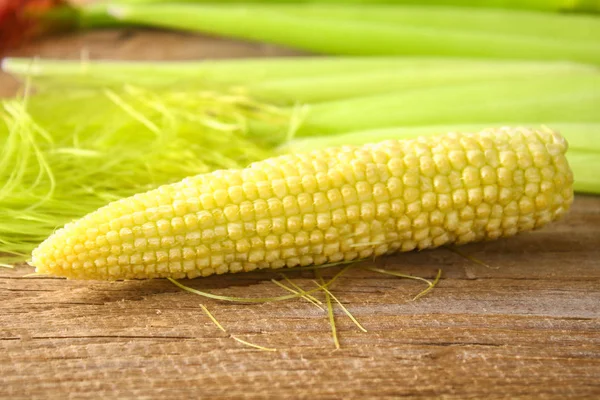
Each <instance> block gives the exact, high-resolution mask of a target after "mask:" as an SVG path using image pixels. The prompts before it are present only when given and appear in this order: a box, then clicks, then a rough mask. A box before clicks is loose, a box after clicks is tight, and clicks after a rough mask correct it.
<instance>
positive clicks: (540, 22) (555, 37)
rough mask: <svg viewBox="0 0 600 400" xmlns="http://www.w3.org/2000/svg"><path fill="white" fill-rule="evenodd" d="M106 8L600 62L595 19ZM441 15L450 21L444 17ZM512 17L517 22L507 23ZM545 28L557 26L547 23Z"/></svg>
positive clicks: (356, 41) (263, 34) (129, 15)
mask: <svg viewBox="0 0 600 400" xmlns="http://www.w3.org/2000/svg"><path fill="white" fill-rule="evenodd" d="M106 10H107V12H108V13H109V14H110V15H112V16H113V17H114V18H115V19H117V20H119V21H121V22H123V23H132V24H142V25H148V26H156V27H162V28H172V29H180V30H189V31H196V32H204V33H210V34H218V35H224V36H229V37H235V38H241V39H248V40H255V41H261V42H269V43H275V44H280V45H285V46H289V47H293V48H298V49H303V50H309V51H313V52H317V53H324V54H347V55H443V56H453V57H460V56H463V57H464V56H469V57H485V58H510V59H538V60H541V59H544V60H572V61H581V62H588V63H593V64H600V44H599V43H598V41H597V40H596V39H595V38H596V37H597V35H596V33H597V32H599V31H600V21H598V20H597V19H595V18H591V17H587V16H574V15H569V16H565V15H553V14H549V13H531V12H522V13H519V12H516V11H512V12H504V11H502V10H475V9H460V8H456V9H453V8H444V7H410V6H393V7H392V6H387V7H384V6H380V7H375V6H371V7H368V8H365V7H360V6H350V5H344V6H334V5H308V6H307V5H287V6H285V7H284V6H278V7H274V6H261V5H227V4H221V5H218V4H210V5H204V4H131V5H126V4H125V5H118V4H115V5H111V4H109V5H108V6H107V7H106ZM351 13H354V16H352V15H349V14H351ZM83 15H84V16H85V10H84V14H83ZM404 15H406V18H408V20H405V19H404ZM363 16H364V17H363ZM369 17H370V18H369ZM449 17H451V18H452V19H451V20H449V21H446V20H445V19H446V18H449ZM396 20H397V21H398V22H395V21H396ZM515 20H518V24H515V23H513V21H515ZM482 21H483V22H482ZM399 22H401V23H399ZM519 26H523V28H519ZM553 26H558V27H559V29H551V28H550V27H553ZM537 32H541V33H539V34H538V33H537Z"/></svg>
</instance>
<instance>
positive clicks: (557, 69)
mask: <svg viewBox="0 0 600 400" xmlns="http://www.w3.org/2000/svg"><path fill="white" fill-rule="evenodd" d="M2 67H3V69H4V71H6V72H9V73H12V74H16V75H20V76H25V77H28V78H31V79H33V80H34V82H36V83H38V82H39V84H40V85H43V86H44V87H49V86H50V87H61V86H63V85H65V84H68V85H73V84H75V83H76V84H77V85H79V86H92V87H107V86H115V85H116V86H120V85H122V84H123V83H128V84H134V85H141V86H144V87H155V88H166V87H168V88H174V87H175V88H177V87H185V88H202V89H207V88H211V89H215V90H221V91H229V92H232V93H243V94H246V95H248V96H251V97H254V98H258V99H261V100H263V101H268V102H270V103H276V104H296V103H297V102H303V103H315V102H323V101H331V100H340V99H345V98H350V97H359V96H360V97H362V96H368V95H374V94H381V93H389V92H399V91H406V90H412V89H421V88H437V87H442V86H453V85H458V84H464V83H475V82H492V81H495V82H498V81H502V82H510V83H511V84H513V85H517V84H518V83H519V80H522V79H531V78H532V77H538V76H544V77H554V78H555V79H564V78H569V77H572V76H593V75H598V76H600V70H599V69H598V68H597V67H596V66H590V65H584V64H575V63H570V62H531V61H489V60H477V59H436V58H379V57H372V58H371V57H337V58H331V57H291V58H287V59H271V60H260V59H255V60H252V59H250V60H235V61H210V60H207V61H201V62H119V61H64V60H33V59H19V58H6V59H4V60H3V63H2Z"/></svg>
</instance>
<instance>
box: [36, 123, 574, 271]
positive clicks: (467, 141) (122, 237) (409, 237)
mask: <svg viewBox="0 0 600 400" xmlns="http://www.w3.org/2000/svg"><path fill="white" fill-rule="evenodd" d="M566 150H567V143H566V141H565V140H564V139H563V138H562V137H561V136H560V135H559V134H557V133H555V132H553V131H550V130H548V129H543V130H528V129H524V128H517V129H512V128H503V129H495V130H485V131H483V132H480V133H449V134H446V135H443V136H437V137H429V138H427V137H420V138H418V139H414V140H396V141H385V142H381V143H377V144H369V145H364V146H360V147H359V146H344V147H341V148H332V149H326V150H319V151H313V152H310V153H305V154H297V155H285V156H280V157H276V158H271V159H267V160H265V161H261V162H256V163H254V164H252V165H250V166H249V167H247V168H245V169H235V170H220V171H215V172H212V173H209V174H203V175H198V176H193V177H190V178H186V179H184V180H183V181H181V182H178V183H175V184H171V185H165V186H162V187H159V188H158V189H155V190H151V191H149V192H146V193H142V194H137V195H135V196H133V197H130V198H126V199H122V200H119V201H116V202H113V203H111V204H109V205H107V206H105V207H103V208H100V209H99V210H97V211H95V212H93V213H91V214H89V215H87V216H85V217H84V218H82V219H80V220H78V221H75V222H72V223H70V224H67V225H66V226H65V227H64V228H62V229H60V230H58V231H56V232H55V233H54V234H53V235H52V236H50V238H48V239H47V240H46V241H44V242H43V243H42V244H41V245H40V246H39V247H38V248H37V249H36V250H35V251H34V252H33V259H32V264H33V265H34V266H36V267H37V269H36V271H37V272H38V273H42V274H52V275H57V276H65V277H69V278H76V279H110V280H114V279H144V278H159V277H173V278H183V277H189V278H194V277H197V276H208V275H212V274H222V273H225V272H240V271H252V270H254V269H257V268H282V267H294V266H305V265H312V264H316V265H319V264H324V263H330V262H339V261H351V260H358V259H364V258H367V257H373V256H379V255H383V254H389V253H393V252H396V251H410V250H414V249H419V250H422V249H428V248H434V247H438V246H442V245H446V244H464V243H469V242H474V241H480V240H490V239H496V238H499V237H505V236H512V235H515V234H517V233H518V232H521V231H527V230H531V229H535V228H539V227H541V226H543V225H545V224H547V223H548V222H550V221H552V220H555V219H556V218H558V217H560V216H562V215H563V214H565V212H566V211H567V210H568V209H569V206H570V204H571V203H572V201H573V189H572V183H573V178H572V173H571V170H570V168H569V165H568V163H567V161H566V158H565V152H566Z"/></svg>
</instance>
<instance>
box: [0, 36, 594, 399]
mask: <svg viewBox="0 0 600 400" xmlns="http://www.w3.org/2000/svg"><path fill="white" fill-rule="evenodd" d="M82 49H85V50H86V51H87V52H88V53H89V54H90V56H91V57H92V58H130V59H165V58H169V59H186V58H199V57H226V56H260V55H282V54H291V52H285V51H282V50H280V49H276V48H274V47H272V46H261V45H249V44H244V43H240V42H229V41H223V40H218V39H210V38H201V37H195V36H191V35H183V34H170V33H159V32H150V31H146V32H140V31H105V32H93V33H87V34H81V35H74V36H68V37H67V36H64V37H55V38H49V39H44V40H42V41H38V42H36V43H34V44H32V45H30V46H28V47H24V48H21V49H17V50H15V51H14V55H41V56H47V57H48V56H52V57H69V58H73V57H78V56H79V54H80V53H81V51H82ZM0 88H1V90H2V95H9V94H11V93H13V92H14V90H15V89H16V83H15V82H14V81H12V80H11V78H9V77H7V76H5V75H4V76H0ZM463 251H464V252H465V253H466V254H468V255H470V256H472V257H475V258H476V259H478V260H481V261H483V262H485V263H487V264H488V266H489V267H486V266H483V265H480V264H477V263H476V262H473V261H470V260H469V259H466V258H464V257H461V256H459V255H457V254H455V253H453V252H451V251H449V250H445V249H439V250H435V251H426V252H421V253H410V254H401V255H398V256H394V257H387V258H381V259H379V260H377V261H376V262H375V263H374V264H376V265H377V266H385V267H386V268H389V269H392V270H395V271H398V272H403V273H407V274H412V275H416V276H422V277H427V278H432V277H433V276H435V274H436V271H437V270H438V268H441V269H442V270H443V279H442V280H441V281H440V283H439V285H438V287H437V288H436V289H435V290H434V291H433V292H432V293H430V294H429V295H428V296H426V297H424V298H421V299H419V300H417V301H414V302H413V301H411V298H412V296H413V295H415V294H416V293H418V292H419V291H420V290H422V289H423V288H424V287H423V284H422V283H419V282H416V281H412V280H405V279H397V278H394V277H390V276H385V275H381V274H377V273H374V272H368V271H364V270H361V269H359V268H354V269H352V270H350V271H349V272H348V273H347V274H346V275H344V276H343V277H342V278H341V279H340V280H339V282H338V283H337V284H336V286H334V287H333V293H334V294H336V296H337V297H338V298H339V299H340V300H341V301H342V302H343V303H344V304H345V305H346V306H347V308H348V309H349V310H350V311H351V312H352V314H353V315H354V316H355V317H356V318H357V319H358V320H359V321H360V322H361V323H362V324H363V325H364V326H365V328H366V329H367V330H368V332H367V333H363V332H360V331H359V330H358V329H357V328H356V326H354V324H352V322H351V321H350V320H349V319H348V318H347V317H346V316H345V315H344V314H343V313H342V312H341V310H340V309H339V308H336V322H337V327H338V331H339V337H340V342H341V349H340V350H335V349H334V347H333V342H332V339H331V331H330V325H329V322H328V317H327V314H326V312H324V311H322V310H320V309H318V308H316V307H314V306H313V305H311V304H309V303H307V302H305V301H302V300H294V301H287V302H277V303H268V304H237V303H227V302H221V301H215V300H209V299H206V298H202V297H199V296H196V295H193V294H190V293H187V292H183V291H181V290H180V289H178V288H177V287H175V286H174V285H172V284H171V283H170V282H168V281H165V280H155V281H139V282H111V283H105V282H77V281H67V280H63V279H51V278H41V277H24V275H26V274H29V273H31V272H32V269H31V268H29V267H24V266H23V267H17V268H15V269H13V270H10V269H0V297H1V299H0V380H1V384H0V398H5V399H19V398H56V399H63V398H136V399H138V398H139V399H144V398H224V397H228V398H312V399H322V398H326V399H327V398H331V399H343V398H351V397H353V398H372V397H382V398H397V397H401V396H405V397H408V398H461V399H465V398H486V399H495V398H535V399H539V398H567V397H570V398H600V197H593V196H582V195H579V196H577V198H576V201H575V205H574V208H573V211H572V212H571V213H570V214H569V215H568V217H567V218H566V219H565V220H563V221H561V222H559V223H556V224H554V225H552V226H549V227H548V228H546V229H543V230H540V231H537V232H533V233H528V234H523V235H521V236H518V237H515V238H512V239H508V240H500V241H497V242H492V243H483V244H476V245H469V246H466V247H464V248H463ZM490 267H491V268H490ZM334 272H335V271H327V272H326V273H325V274H326V275H328V276H331V275H332V274H333V273H334ZM292 277H293V278H294V279H295V282H296V283H297V284H299V285H301V286H303V287H305V288H309V287H310V286H311V285H313V283H311V279H313V277H312V275H311V273H307V272H303V273H300V272H298V273H295V274H294V275H292ZM272 278H278V275H277V274H276V273H270V272H256V273H249V274H238V275H234V276H219V277H211V278H207V279H197V280H194V281H189V282H187V284H189V285H190V286H193V287H195V288H198V289H202V290H206V291H212V292H214V293H220V294H226V295H232V296H245V297H251V296H255V297H256V296H261V297H264V296H277V295H282V294H284V293H285V292H283V291H282V289H280V288H278V287H277V286H276V285H275V284H273V283H272V282H271V281H270V279H272ZM200 304H204V305H205V306H206V307H207V308H208V309H209V310H211V312H212V313H213V314H214V315H215V317H216V318H217V319H218V320H219V321H220V322H221V324H222V325H223V326H224V327H225V328H226V329H227V331H228V332H227V333H223V332H222V331H220V330H218V329H217V328H216V326H215V325H214V324H213V323H212V322H211V321H210V320H209V319H208V318H207V316H206V315H205V314H204V313H203V311H202V309H201V307H200ZM230 335H234V336H235V337H238V338H240V339H243V340H246V341H249V342H252V343H255V344H259V345H262V346H265V347H269V348H274V349H276V351H263V350H259V349H254V348H251V347H248V346H245V345H243V344H241V343H239V342H237V341H235V340H233V339H232V337H231V336H230Z"/></svg>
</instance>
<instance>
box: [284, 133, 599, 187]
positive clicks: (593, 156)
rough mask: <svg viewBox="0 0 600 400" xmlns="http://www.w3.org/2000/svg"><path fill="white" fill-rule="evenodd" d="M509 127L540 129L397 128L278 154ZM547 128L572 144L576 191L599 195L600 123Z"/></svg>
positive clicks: (296, 145) (307, 143) (327, 139)
mask: <svg viewBox="0 0 600 400" xmlns="http://www.w3.org/2000/svg"><path fill="white" fill-rule="evenodd" d="M507 125H512V126H524V127H533V128H535V127H539V124H538V123H531V122H518V123H513V122H511V123H510V124H508V123H500V124H498V123H494V122H490V123H483V124H461V125H436V126H418V127H395V128H388V129H376V130H367V131H357V132H349V133H345V134H342V135H334V136H316V137H311V138H303V139H295V140H292V141H290V142H288V143H286V144H284V145H283V146H281V147H280V149H279V151H280V152H281V153H301V152H306V151H311V150H315V149H324V148H327V147H336V146H342V145H362V144H365V143H375V142H380V141H383V140H391V139H394V140H403V139H414V138H416V137H419V136H432V135H439V134H443V133H447V132H477V131H481V130H483V129H487V128H498V127H502V126H507ZM545 126H548V127H549V128H551V129H555V130H558V131H559V132H561V133H562V134H563V135H564V136H565V138H566V139H567V140H568V142H569V151H568V153H567V158H568V160H569V164H570V165H571V169H572V170H573V175H574V177H575V183H574V188H575V190H576V191H577V192H581V193H596V194H600V173H599V171H600V135H598V132H600V123H565V122H548V123H546V124H545Z"/></svg>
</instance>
